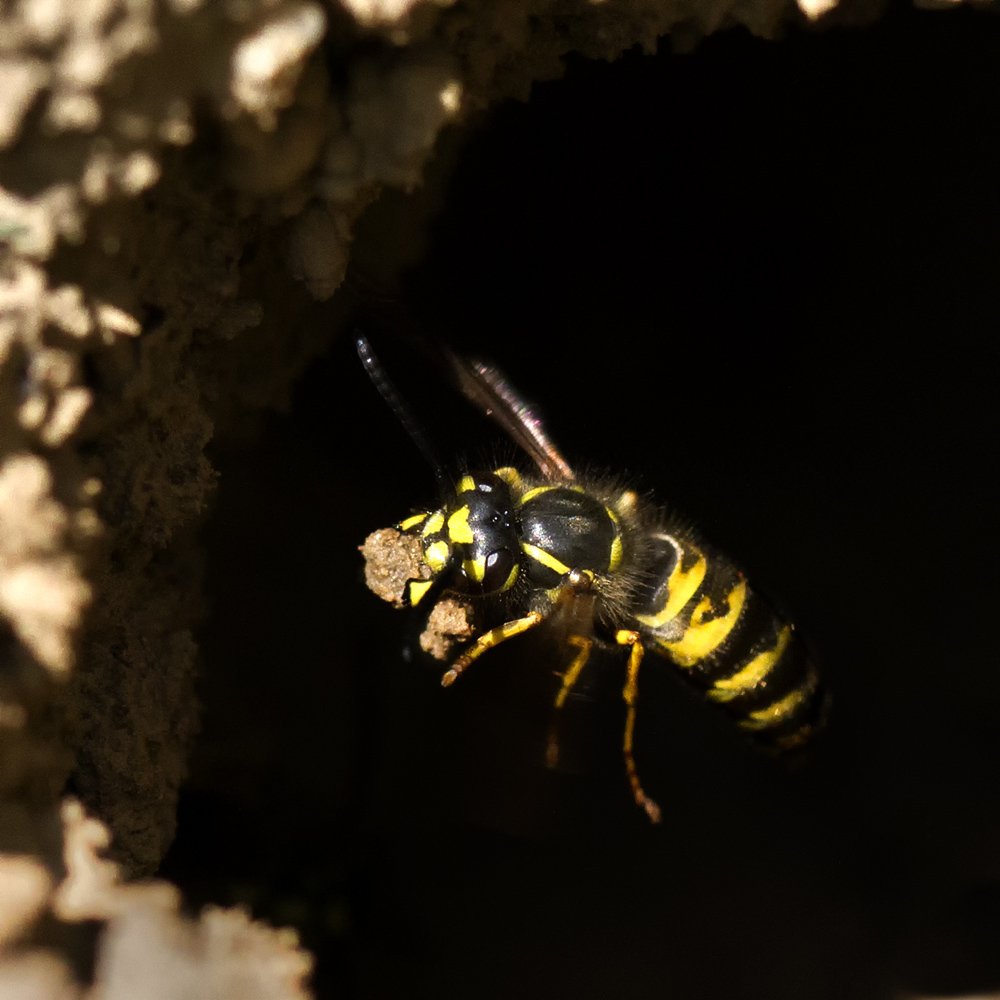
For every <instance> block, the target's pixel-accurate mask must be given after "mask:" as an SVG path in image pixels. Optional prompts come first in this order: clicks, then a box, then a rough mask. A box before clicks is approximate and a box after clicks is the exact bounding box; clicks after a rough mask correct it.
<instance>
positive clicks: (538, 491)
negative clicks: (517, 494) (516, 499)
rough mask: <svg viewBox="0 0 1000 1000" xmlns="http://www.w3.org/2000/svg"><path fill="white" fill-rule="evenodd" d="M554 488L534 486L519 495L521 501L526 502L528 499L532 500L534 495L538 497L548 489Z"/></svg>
mask: <svg viewBox="0 0 1000 1000" xmlns="http://www.w3.org/2000/svg"><path fill="white" fill-rule="evenodd" d="M554 489H555V487H554V486H536V487H535V488H534V489H533V490H528V492H527V493H525V494H524V496H523V497H521V503H527V502H528V501H529V500H534V499H535V497H539V496H541V495H542V494H543V493H548V492H549V490H554Z"/></svg>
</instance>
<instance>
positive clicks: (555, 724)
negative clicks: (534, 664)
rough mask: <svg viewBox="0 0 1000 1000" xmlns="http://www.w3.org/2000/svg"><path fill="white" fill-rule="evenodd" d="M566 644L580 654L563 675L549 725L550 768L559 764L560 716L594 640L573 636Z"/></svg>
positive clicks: (585, 663)
mask: <svg viewBox="0 0 1000 1000" xmlns="http://www.w3.org/2000/svg"><path fill="white" fill-rule="evenodd" d="M566 642H567V643H568V644H569V645H570V646H576V648H577V649H579V650H580V652H579V653H577V654H576V656H575V657H574V658H573V662H572V663H571V664H570V665H569V667H568V668H567V670H566V673H565V674H563V681H562V687H561V688H559V694H557V695H556V703H555V711H554V712H553V713H552V722H551V724H550V725H549V743H548V749H547V750H546V752H545V761H546V763H547V764H548V766H549V767H555V766H556V764H557V763H558V762H559V716H560V713H561V712H562V707H563V705H564V704H565V703H566V698H567V697H568V696H569V693H570V691H572V690H573V685H574V684H576V681H577V678H578V677H579V676H580V673H581V671H582V670H583V668H584V667H585V666H586V665H587V660H589V659H590V650H591V649H592V648H593V645H594V640H593V639H590V638H587V637H586V636H582V635H571V636H569V637H567V639H566Z"/></svg>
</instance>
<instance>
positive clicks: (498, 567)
mask: <svg viewBox="0 0 1000 1000" xmlns="http://www.w3.org/2000/svg"><path fill="white" fill-rule="evenodd" d="M513 569H514V554H513V553H512V552H511V551H510V549H499V550H498V551H496V552H491V553H490V554H489V555H488V556H487V557H486V569H485V571H484V572H483V590H484V592H485V593H487V594H492V593H494V592H496V591H498V590H504V589H506V587H507V586H508V583H507V581H508V579H509V578H510V574H511V571H512V570H513ZM511 582H513V581H511Z"/></svg>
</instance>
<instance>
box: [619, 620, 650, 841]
mask: <svg viewBox="0 0 1000 1000" xmlns="http://www.w3.org/2000/svg"><path fill="white" fill-rule="evenodd" d="M615 639H616V641H617V642H618V644H619V645H620V646H631V647H632V649H631V652H630V653H629V657H628V677H627V679H626V681H625V688H624V690H623V691H622V697H623V698H624V699H625V707H626V710H627V711H626V715H625V739H624V740H623V742H622V753H623V755H624V757H625V770H626V771H627V772H628V781H629V784H630V785H631V786H632V795H633V796H634V797H635V801H636V803H637V804H638V805H640V806H642V808H643V809H645V810H646V815H647V816H648V817H649V818H650V820H651V821H652V822H653V823H659V822H660V807H659V806H658V805H657V804H656V803H655V802H654V801H653V800H652V799H651V798H649V796H648V795H646V793H645V792H644V791H643V790H642V784H641V782H640V781H639V773H638V771H636V768H635V758H634V757H633V756H632V736H633V733H634V731H635V704H636V702H637V701H638V700H639V665H640V664H641V663H642V656H643V653H644V652H645V650H644V649H643V645H642V639H641V637H640V636H639V633H638V632H631V631H629V630H628V629H622V630H621V631H619V632H617V633H616V634H615Z"/></svg>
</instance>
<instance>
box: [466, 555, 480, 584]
mask: <svg viewBox="0 0 1000 1000" xmlns="http://www.w3.org/2000/svg"><path fill="white" fill-rule="evenodd" d="M462 569H464V570H465V575H466V576H467V577H468V578H469V579H470V580H475V581H476V583H482V582H483V579H484V578H485V576H486V557H485V556H480V557H479V558H478V559H466V560H465V562H463V563H462Z"/></svg>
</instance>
